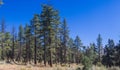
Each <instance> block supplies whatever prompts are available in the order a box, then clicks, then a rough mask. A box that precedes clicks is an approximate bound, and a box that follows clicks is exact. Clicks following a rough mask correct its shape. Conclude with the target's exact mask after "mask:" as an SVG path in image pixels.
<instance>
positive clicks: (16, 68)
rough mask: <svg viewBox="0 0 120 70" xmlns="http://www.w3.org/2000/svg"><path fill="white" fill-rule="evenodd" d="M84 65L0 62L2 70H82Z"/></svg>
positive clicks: (113, 69) (95, 67) (94, 69)
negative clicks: (51, 65) (79, 69)
mask: <svg viewBox="0 0 120 70" xmlns="http://www.w3.org/2000/svg"><path fill="white" fill-rule="evenodd" d="M82 67H83V66H82V65H76V64H71V65H70V66H69V64H67V65H63V66H61V65H56V64H53V67H50V66H49V65H47V66H46V67H45V66H44V65H42V64H38V65H30V64H28V65H18V64H8V63H1V62H0V70H77V68H81V70H82ZM92 70H120V68H119V67H113V68H108V69H107V68H105V67H104V66H101V67H98V66H93V67H92Z"/></svg>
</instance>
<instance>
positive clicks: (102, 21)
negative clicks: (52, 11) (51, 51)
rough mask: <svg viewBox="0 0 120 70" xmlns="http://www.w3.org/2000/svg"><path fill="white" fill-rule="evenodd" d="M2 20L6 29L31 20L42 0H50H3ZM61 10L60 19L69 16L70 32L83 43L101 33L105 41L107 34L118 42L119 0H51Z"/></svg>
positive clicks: (91, 40) (0, 15)
mask: <svg viewBox="0 0 120 70" xmlns="http://www.w3.org/2000/svg"><path fill="white" fill-rule="evenodd" d="M3 1H4V5H2V6H0V20H1V19H2V18H3V17H4V19H5V21H6V25H7V27H8V28H7V30H9V31H10V27H11V26H12V25H14V26H15V27H16V28H18V26H19V25H20V24H23V25H25V23H29V21H30V19H32V17H33V15H34V14H36V13H37V14H40V12H41V4H42V3H46V2H47V0H3ZM50 4H52V5H53V6H54V7H55V8H56V9H58V10H59V12H60V16H61V19H63V18H66V19H67V23H68V26H69V30H70V36H71V37H72V38H75V36H76V35H78V36H80V38H81V40H82V42H83V43H84V45H89V43H91V42H95V43H96V38H97V36H98V34H99V33H100V34H101V36H102V38H103V45H105V44H106V43H107V40H108V38H111V39H114V40H115V42H116V43H117V42H118V40H119V39H120V0H51V2H50Z"/></svg>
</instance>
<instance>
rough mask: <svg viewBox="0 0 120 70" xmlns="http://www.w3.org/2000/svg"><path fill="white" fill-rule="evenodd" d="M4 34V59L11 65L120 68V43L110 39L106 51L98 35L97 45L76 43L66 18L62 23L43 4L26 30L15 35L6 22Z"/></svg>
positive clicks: (1, 37)
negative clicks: (17, 63) (18, 63)
mask: <svg viewBox="0 0 120 70" xmlns="http://www.w3.org/2000/svg"><path fill="white" fill-rule="evenodd" d="M0 24H1V27H0V28H1V31H0V46H1V48H0V54H1V55H0V56H1V60H7V61H9V62H23V63H25V64H27V63H34V64H37V63H42V62H44V65H45V66H46V65H47V64H49V65H50V66H51V67H52V66H53V64H58V63H59V64H61V65H62V64H71V63H76V64H80V63H82V64H83V65H84V66H85V67H84V68H87V66H88V67H89V66H90V65H92V64H95V65H96V64H97V63H98V62H100V63H103V64H104V65H106V66H120V55H119V54H120V42H119V44H118V45H115V44H114V41H113V40H111V39H109V40H108V44H107V45H106V46H105V48H104V47H103V45H102V38H101V35H100V34H99V35H98V38H97V44H95V43H91V44H90V46H84V45H83V43H82V42H81V40H80V38H79V36H76V38H75V40H73V39H72V38H70V37H69V29H68V26H67V22H66V20H65V19H64V20H63V21H62V22H61V21H60V16H59V12H58V10H56V9H54V8H53V7H52V6H50V5H42V11H41V13H40V14H35V15H34V17H33V18H32V19H31V21H30V23H29V24H26V25H25V27H23V26H22V25H20V26H19V32H18V33H17V32H16V31H15V30H16V29H15V27H13V28H12V32H11V33H10V32H7V31H6V30H5V29H6V27H5V21H4V20H2V22H1V23H0Z"/></svg>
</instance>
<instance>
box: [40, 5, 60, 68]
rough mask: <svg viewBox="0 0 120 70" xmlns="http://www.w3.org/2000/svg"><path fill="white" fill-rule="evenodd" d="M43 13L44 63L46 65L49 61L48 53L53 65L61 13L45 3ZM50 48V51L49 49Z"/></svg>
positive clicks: (50, 62)
mask: <svg viewBox="0 0 120 70" xmlns="http://www.w3.org/2000/svg"><path fill="white" fill-rule="evenodd" d="M42 7H43V8H42V13H41V20H42V25H43V32H44V33H43V37H44V64H45V66H46V61H47V58H46V56H47V53H48V55H49V57H48V63H49V64H50V66H51V67H52V62H53V58H52V57H53V53H55V43H54V42H55V37H56V34H57V33H56V32H57V31H56V30H55V28H56V26H58V25H59V14H58V11H57V10H55V9H54V8H53V7H52V6H50V5H43V6H42ZM47 50H48V51H47Z"/></svg>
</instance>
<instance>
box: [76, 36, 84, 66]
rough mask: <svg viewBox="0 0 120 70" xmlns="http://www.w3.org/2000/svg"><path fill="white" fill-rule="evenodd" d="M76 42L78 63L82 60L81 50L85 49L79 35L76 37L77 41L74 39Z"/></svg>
mask: <svg viewBox="0 0 120 70" xmlns="http://www.w3.org/2000/svg"><path fill="white" fill-rule="evenodd" d="M74 44H75V48H76V54H75V55H76V63H77V64H78V63H79V62H80V59H79V58H80V54H79V53H80V52H81V51H82V50H83V48H82V47H83V44H82V42H81V40H80V38H79V36H76V38H75V41H74Z"/></svg>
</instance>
